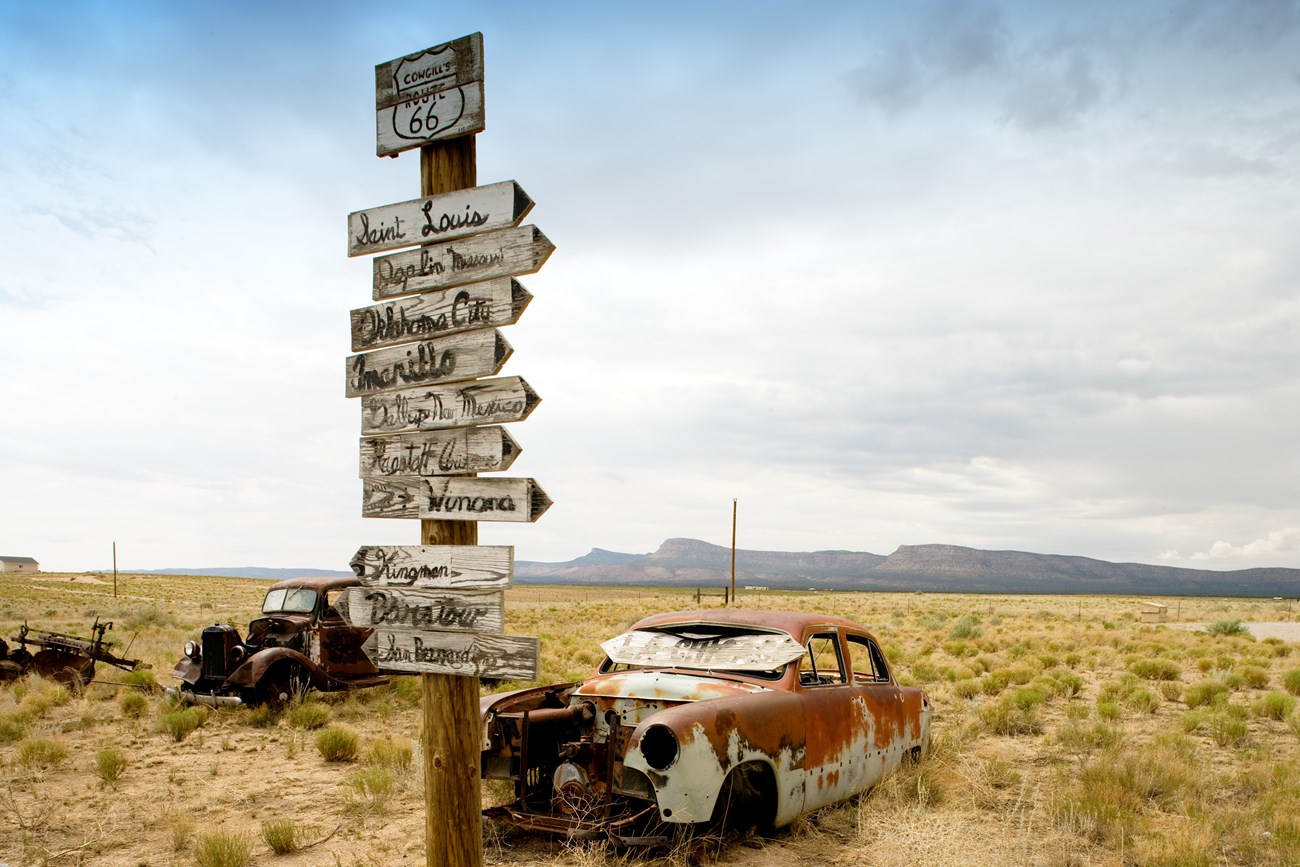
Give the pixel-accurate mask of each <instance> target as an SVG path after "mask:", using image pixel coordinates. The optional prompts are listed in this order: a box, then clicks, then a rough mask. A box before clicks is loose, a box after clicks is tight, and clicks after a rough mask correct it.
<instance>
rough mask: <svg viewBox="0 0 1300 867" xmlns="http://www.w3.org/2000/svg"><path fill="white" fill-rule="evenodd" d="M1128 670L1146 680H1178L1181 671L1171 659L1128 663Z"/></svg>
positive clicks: (1142, 660)
mask: <svg viewBox="0 0 1300 867" xmlns="http://www.w3.org/2000/svg"><path fill="white" fill-rule="evenodd" d="M1128 670H1129V671H1131V672H1133V673H1134V674H1136V675H1137V676H1138V677H1141V678H1144V679H1146V680H1178V678H1180V677H1182V674H1183V670H1182V669H1181V668H1180V667H1179V666H1178V663H1176V662H1174V661H1173V660H1171V659H1138V660H1134V661H1133V662H1131V663H1129V667H1128Z"/></svg>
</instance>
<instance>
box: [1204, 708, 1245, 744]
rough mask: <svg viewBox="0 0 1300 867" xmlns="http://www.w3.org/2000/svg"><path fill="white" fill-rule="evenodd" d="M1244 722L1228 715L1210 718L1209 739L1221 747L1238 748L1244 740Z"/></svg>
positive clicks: (1220, 714) (1219, 714)
mask: <svg viewBox="0 0 1300 867" xmlns="http://www.w3.org/2000/svg"><path fill="white" fill-rule="evenodd" d="M1246 733H1247V729H1246V721H1245V720H1243V719H1237V718H1236V717H1235V716H1233V715H1231V714H1228V713H1217V714H1215V715H1214V716H1212V717H1210V737H1211V738H1213V739H1214V742H1215V743H1216V744H1218V745H1219V746H1221V747H1235V746H1239V745H1241V744H1242V743H1244V742H1245V740H1246Z"/></svg>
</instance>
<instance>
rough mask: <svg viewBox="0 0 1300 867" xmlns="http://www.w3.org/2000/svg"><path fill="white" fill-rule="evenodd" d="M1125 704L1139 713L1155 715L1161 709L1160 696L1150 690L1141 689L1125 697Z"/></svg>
mask: <svg viewBox="0 0 1300 867" xmlns="http://www.w3.org/2000/svg"><path fill="white" fill-rule="evenodd" d="M1124 704H1126V705H1128V706H1129V707H1131V708H1132V709H1133V710H1135V711H1137V712H1138V713H1155V712H1156V709H1157V708H1158V707H1160V696H1158V695H1156V694H1155V693H1154V692H1152V691H1151V690H1149V689H1145V688H1139V689H1135V690H1133V691H1132V692H1130V693H1129V694H1128V695H1126V696H1124Z"/></svg>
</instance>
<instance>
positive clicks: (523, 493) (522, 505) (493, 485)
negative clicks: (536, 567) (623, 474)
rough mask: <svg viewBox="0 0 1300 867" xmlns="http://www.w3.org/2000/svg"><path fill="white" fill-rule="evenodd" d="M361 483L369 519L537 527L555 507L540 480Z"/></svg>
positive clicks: (401, 479) (402, 479) (364, 511)
mask: <svg viewBox="0 0 1300 867" xmlns="http://www.w3.org/2000/svg"><path fill="white" fill-rule="evenodd" d="M361 483H362V489H363V495H362V506H361V514H362V516H364V517H366V518H420V519H432V520H442V521H510V522H513V523H531V522H533V521H536V520H537V519H538V518H540V517H541V516H542V513H543V512H545V511H546V510H547V509H549V508H550V507H551V498H550V497H548V496H546V492H545V491H543V490H542V487H541V485H539V484H537V482H536V480H534V479H508V478H500V477H498V476H490V477H484V478H465V477H460V476H430V477H423V478H420V477H415V476H406V477H394V476H390V477H387V478H383V479H374V478H362V480H361Z"/></svg>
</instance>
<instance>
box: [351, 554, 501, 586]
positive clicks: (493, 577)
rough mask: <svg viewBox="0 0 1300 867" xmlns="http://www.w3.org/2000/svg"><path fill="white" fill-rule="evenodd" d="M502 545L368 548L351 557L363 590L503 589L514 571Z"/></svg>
mask: <svg viewBox="0 0 1300 867" xmlns="http://www.w3.org/2000/svg"><path fill="white" fill-rule="evenodd" d="M514 563H515V560H514V549H513V548H511V547H509V546H504V545H496V546H492V545H481V546H480V545H474V546H469V545H368V546H365V547H362V548H359V549H358V550H357V553H356V554H355V555H354V556H353V557H352V571H354V572H356V573H357V577H358V578H360V579H361V580H362V582H364V583H365V585H366V586H367V587H432V588H442V589H453V588H460V589H465V588H480V589H484V590H504V589H505V588H507V587H509V586H510V581H511V574H512V572H513V571H514Z"/></svg>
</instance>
